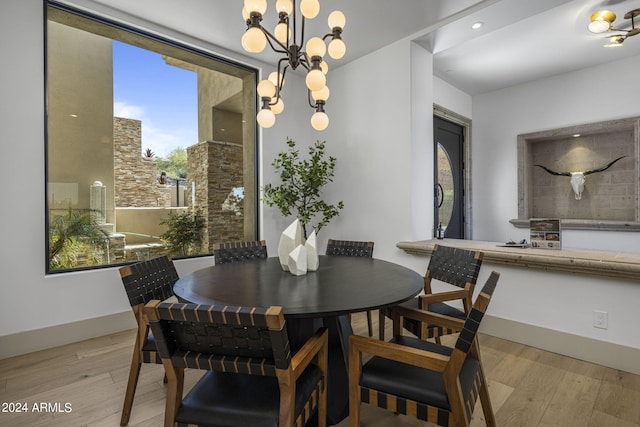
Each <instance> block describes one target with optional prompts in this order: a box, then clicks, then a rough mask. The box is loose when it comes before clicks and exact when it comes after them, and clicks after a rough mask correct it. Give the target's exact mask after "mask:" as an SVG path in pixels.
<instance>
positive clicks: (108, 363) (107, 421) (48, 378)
mask: <svg viewBox="0 0 640 427" xmlns="http://www.w3.org/2000/svg"><path fill="white" fill-rule="evenodd" d="M373 318H374V330H377V325H376V324H375V319H377V313H375V312H374V313H373ZM387 323H388V324H390V322H387ZM353 325H354V330H355V333H359V334H365V333H366V320H365V316H364V314H356V315H354V316H353ZM390 332H391V331H390V325H388V333H387V336H390ZM134 339H135V331H133V330H131V331H126V332H121V333H117V334H113V335H109V336H105V337H100V338H95V339H91V340H88V341H83V342H80V343H75V344H70V345H66V346H63V347H59V348H55V349H51V350H46V351H40V352H36V353H32V354H28V355H25V356H19V357H13V358H9V359H4V360H0V397H1V399H0V402H2V405H3V406H2V408H0V410H1V412H0V426H7V427H9V426H11V427H14V426H15V427H20V426H29V427H45V426H46V427H50V426H60V427H63V426H64V427H76V426H78V427H79V426H103V427H106V426H114V427H115V426H118V425H119V422H120V411H121V409H122V399H123V397H124V390H125V386H126V380H127V376H128V371H129V363H130V360H131V359H130V358H131V350H132V348H133V342H134ZM450 342H451V341H449V343H450ZM480 345H481V351H482V355H483V361H484V365H485V371H486V374H487V377H488V380H489V388H490V394H491V399H492V404H493V408H494V411H495V414H496V419H497V422H498V426H501V427H507V426H521V427H550V426H562V427H568V426H576V427H577V426H579V427H606V426H611V427H627V426H629V427H630V426H640V403H639V402H640V376H637V375H632V374H629V373H625V372H621V371H617V370H615V369H610V368H605V367H602V366H598V365H594V364H592V363H587V362H582V361H579V360H575V359H571V358H568V357H563V356H559V355H557V354H553V353H549V352H546V351H542V350H539V349H536V348H532V347H527V346H524V345H521V344H516V343H513V342H509V341H505V340H501V339H498V338H494V337H490V336H487V335H481V336H480ZM163 375H164V371H163V369H162V367H161V366H155V365H153V366H152V365H143V367H142V372H141V374H140V381H139V383H138V390H137V393H136V397H135V401H134V406H133V412H132V415H131V421H130V423H129V425H130V426H132V427H143V426H149V427H155V426H161V425H162V422H163V417H164V396H165V392H164V385H163V383H162V379H163ZM200 375H201V374H200V373H198V372H195V371H189V372H187V375H186V378H187V384H186V386H185V390H188V389H189V388H190V387H191V385H192V384H193V383H194V382H195V381H197V379H198V378H199V376H200ZM15 403H20V404H21V406H22V404H25V403H26V405H27V409H28V413H15V412H13V413H10V412H5V411H7V410H9V409H12V410H13V409H14V408H11V407H9V404H15ZM40 403H44V404H45V405H47V406H48V408H45V409H46V410H43V411H41V412H34V405H38V406H37V408H40V406H39V405H40ZM66 404H68V406H66V407H65V405H66ZM478 405H479V404H478ZM65 410H66V412H65ZM362 425H363V426H367V427H388V426H400V427H403V426H406V427H412V426H425V425H427V424H425V423H422V422H417V421H416V420H413V419H410V418H407V417H405V416H402V415H394V414H393V413H391V412H388V411H384V410H380V409H377V408H372V407H370V406H369V405H366V404H363V406H362ZM484 425H485V423H484V420H483V416H482V410H481V408H480V406H477V407H476V410H475V412H474V419H473V422H472V426H474V427H476V426H484ZM338 426H339V427H346V426H348V419H347V420H344V421H342V422H341V423H340V424H338Z"/></svg>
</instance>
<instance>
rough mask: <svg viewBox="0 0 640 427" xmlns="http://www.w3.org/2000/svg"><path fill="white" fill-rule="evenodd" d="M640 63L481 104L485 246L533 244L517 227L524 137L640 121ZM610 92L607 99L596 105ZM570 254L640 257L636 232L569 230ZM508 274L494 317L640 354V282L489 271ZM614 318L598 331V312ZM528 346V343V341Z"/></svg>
mask: <svg viewBox="0 0 640 427" xmlns="http://www.w3.org/2000/svg"><path fill="white" fill-rule="evenodd" d="M639 67H640V57H632V58H628V59H626V60H624V61H619V62H617V63H610V64H603V65H601V66H598V67H594V68H590V69H586V70H582V71H578V72H573V73H569V74H564V75H559V76H555V77H552V78H548V79H544V80H540V81H535V82H531V83H528V84H523V85H520V86H515V87H511V88H507V89H504V90H500V91H496V92H492V93H487V94H484V95H480V96H475V97H473V148H472V150H473V159H474V160H473V192H474V194H473V200H474V215H473V229H474V236H475V238H476V239H477V240H487V241H500V242H502V241H507V240H510V239H513V240H518V239H523V238H527V239H528V238H529V236H528V229H517V228H515V227H513V226H512V225H511V224H510V223H509V220H510V219H512V218H517V215H518V194H517V191H518V188H517V163H518V162H517V135H518V134H522V133H527V132H534V131H542V130H547V129H554V128H561V127H566V126H571V125H579V124H585V123H592V122H600V121H604V120H609V119H619V118H625V117H632V116H638V115H640V103H639V102H638V91H637V90H635V89H634V88H636V87H637V83H638V78H637V73H636V72H634V71H631V70H637V69H638V68H639ZM597 85H603V86H606V87H607V89H606V92H607V95H608V96H607V98H608V99H607V100H605V102H598V103H595V102H593V99H594V96H593V93H594V88H595V87H597ZM562 238H563V247H565V248H575V249H592V250H600V249H604V250H610V251H623V252H635V253H638V252H640V235H638V233H631V232H600V231H583V230H565V231H563V236H562ZM488 268H495V269H496V270H498V271H501V272H502V273H503V275H502V278H501V283H500V285H499V288H498V290H497V291H496V297H495V299H494V302H492V305H491V307H490V313H491V314H492V315H493V316H496V317H499V318H504V319H511V320H515V321H518V322H521V323H524V324H527V325H533V326H539V327H543V328H548V329H553V330H556V331H562V332H566V333H568V334H573V335H577V336H581V337H587V338H592V339H594V340H601V341H604V342H608V343H617V344H621V345H624V346H629V347H633V348H636V349H640V336H639V335H638V333H637V325H638V324H640V311H639V310H638V309H637V301H640V286H638V282H637V281H631V280H615V279H613V278H602V277H595V276H587V275H576V274H560V273H550V272H544V271H540V270H526V269H514V268H507V267H504V266H497V265H496V266H487V268H485V266H483V270H484V271H483V274H485V275H486V274H488V273H487V270H488ZM595 309H597V310H604V311H607V312H608V313H609V329H607V330H602V329H596V328H593V326H592V323H593V317H592V316H593V310H595ZM521 339H522V340H526V339H527V337H521Z"/></svg>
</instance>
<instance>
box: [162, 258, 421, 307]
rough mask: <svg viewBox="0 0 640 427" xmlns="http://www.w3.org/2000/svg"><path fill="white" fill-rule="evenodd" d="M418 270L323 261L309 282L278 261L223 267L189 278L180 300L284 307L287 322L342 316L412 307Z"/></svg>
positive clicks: (181, 284)
mask: <svg viewBox="0 0 640 427" xmlns="http://www.w3.org/2000/svg"><path fill="white" fill-rule="evenodd" d="M423 285H424V282H423V279H422V277H421V276H420V275H419V274H418V273H416V272H415V271H413V270H410V269H408V268H406V267H402V266H400V265H397V264H394V263H391V262H387V261H382V260H379V259H373V258H359V257H346V256H321V257H320V268H319V269H318V270H317V271H310V272H308V273H307V274H306V275H304V276H294V275H292V274H291V273H289V272H288V271H284V270H282V268H281V267H280V261H279V259H278V258H267V259H266V260H265V259H259V260H255V261H247V262H240V263H229V264H220V265H216V266H212V267H207V268H204V269H201V270H197V271H195V272H193V273H191V274H189V275H186V276H184V277H182V278H180V280H178V281H177V282H176V284H175V285H174V292H175V294H176V295H177V296H178V297H179V298H181V299H183V300H186V301H189V302H192V303H196V304H221V305H234V306H248V307H268V306H271V305H278V306H282V308H283V310H284V314H285V315H286V316H287V317H297V318H309V317H327V316H338V315H343V314H347V313H352V312H358V311H365V310H373V309H377V308H381V307H387V306H391V305H395V304H399V303H401V302H404V301H407V300H409V299H411V298H413V297H414V296H415V295H417V294H418V293H420V291H421V290H422V287H423Z"/></svg>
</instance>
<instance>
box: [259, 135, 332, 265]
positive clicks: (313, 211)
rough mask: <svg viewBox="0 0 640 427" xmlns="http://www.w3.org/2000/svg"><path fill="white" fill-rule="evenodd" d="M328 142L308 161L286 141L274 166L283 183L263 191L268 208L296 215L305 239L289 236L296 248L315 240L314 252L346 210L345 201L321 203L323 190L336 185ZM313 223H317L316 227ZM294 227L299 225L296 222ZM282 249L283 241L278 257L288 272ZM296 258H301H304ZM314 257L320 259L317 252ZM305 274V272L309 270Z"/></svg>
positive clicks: (316, 146)
mask: <svg viewBox="0 0 640 427" xmlns="http://www.w3.org/2000/svg"><path fill="white" fill-rule="evenodd" d="M325 142H326V141H322V142H320V141H317V142H316V143H315V144H314V145H312V146H310V147H309V158H308V159H301V158H300V152H299V150H297V149H296V143H295V141H293V140H291V139H287V145H288V147H289V148H288V150H286V151H283V152H281V153H280V154H278V156H277V157H276V158H275V159H274V160H273V162H272V163H271V164H272V166H273V167H274V168H275V170H276V172H277V173H278V175H279V177H280V180H281V183H280V184H279V185H274V184H267V185H265V186H264V187H263V197H262V200H263V201H264V203H265V204H266V205H268V206H277V207H278V209H280V212H281V213H282V215H284V216H285V217H286V216H290V215H292V214H295V216H296V218H297V221H298V222H299V224H300V227H301V231H302V236H301V238H295V237H293V235H290V236H289V237H290V238H291V239H293V240H294V241H293V242H291V244H292V245H296V246H297V245H299V244H300V243H301V241H307V240H312V241H313V242H312V245H313V246H314V247H313V249H315V235H316V234H317V233H318V232H319V231H320V229H322V228H323V227H324V226H326V225H327V224H329V222H330V221H331V219H332V218H334V217H336V216H338V215H339V214H340V210H341V209H343V208H344V203H343V202H342V201H339V202H338V203H337V204H335V205H332V204H329V203H327V202H325V201H324V200H323V199H322V189H323V188H324V186H325V185H326V184H327V183H329V182H332V181H333V176H334V169H335V166H336V158H335V157H332V156H329V158H328V159H326V158H325ZM312 221H314V222H315V221H317V222H316V223H315V225H313V224H312ZM294 224H296V223H295V222H294ZM294 224H292V225H294ZM296 225H297V224H296ZM307 226H310V227H311V228H312V230H313V231H312V232H311V233H310V234H308V233H307V231H308V229H307ZM285 233H287V231H285ZM285 233H283V234H285ZM283 237H285V236H283ZM302 239H304V240H302ZM282 246H283V245H282V240H281V244H280V247H279V249H278V253H279V254H280V260H281V264H282V266H283V268H284V269H285V270H286V269H287V265H286V264H285V263H284V262H283V256H282V254H281V247H282ZM296 255H297V256H300V255H301V254H296ZM315 256H316V258H317V251H316V252H315ZM303 270H304V272H306V268H305V269H303ZM294 274H295V273H294ZM302 274H304V273H302Z"/></svg>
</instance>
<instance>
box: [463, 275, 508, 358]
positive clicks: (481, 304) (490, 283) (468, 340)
mask: <svg viewBox="0 0 640 427" xmlns="http://www.w3.org/2000/svg"><path fill="white" fill-rule="evenodd" d="M499 278H500V274H499V273H496V272H495V271H493V272H491V275H490V276H489V278H488V279H487V281H486V282H485V284H484V286H483V287H482V290H481V291H480V295H478V297H477V298H476V302H475V303H474V304H473V307H471V311H470V312H469V315H468V316H467V320H465V322H464V327H463V328H462V331H460V335H459V336H458V339H457V340H456V345H455V348H456V349H457V350H460V351H462V352H463V353H465V354H468V353H469V350H470V349H471V344H472V343H473V340H474V339H475V338H476V335H477V334H478V328H479V327H480V322H481V321H482V318H483V317H484V314H485V313H486V311H487V307H488V306H489V302H490V301H491V297H492V296H493V292H494V291H495V290H496V285H497V284H498V279H499Z"/></svg>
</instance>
